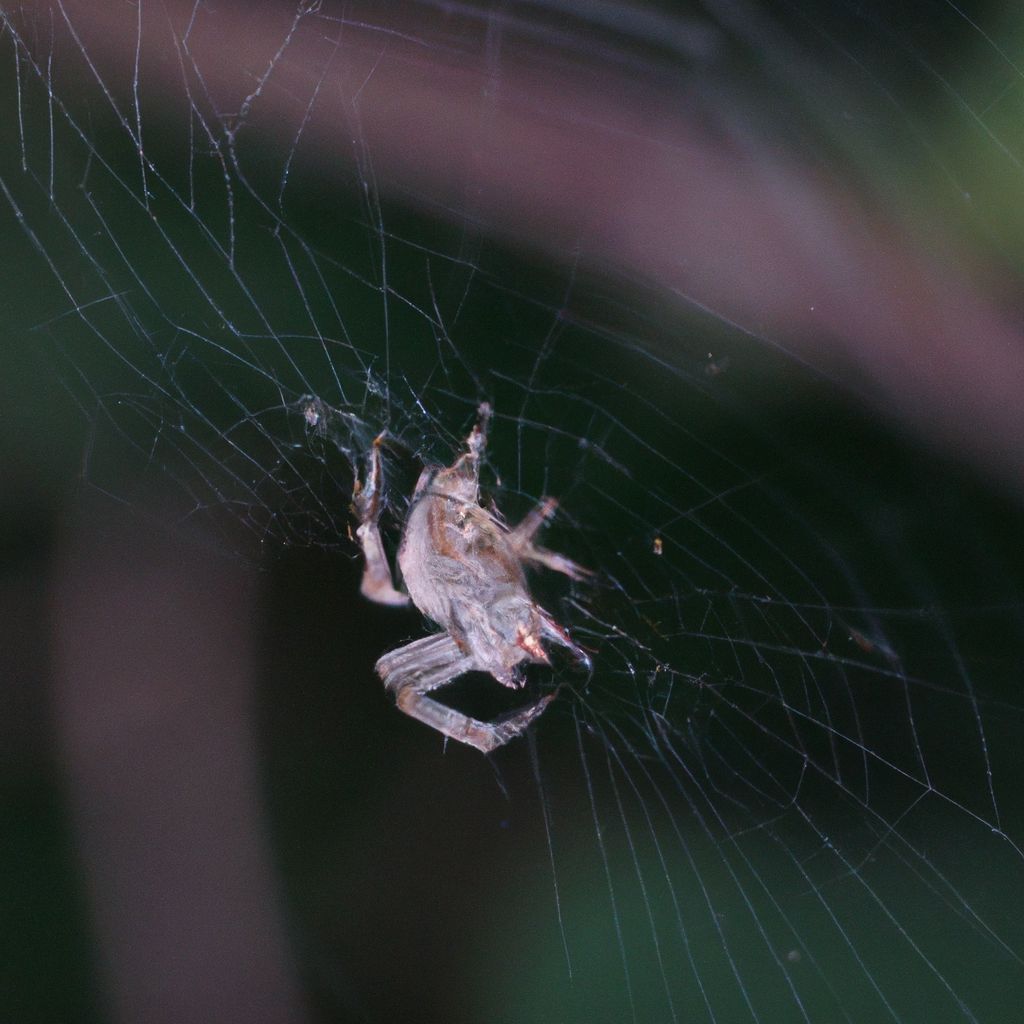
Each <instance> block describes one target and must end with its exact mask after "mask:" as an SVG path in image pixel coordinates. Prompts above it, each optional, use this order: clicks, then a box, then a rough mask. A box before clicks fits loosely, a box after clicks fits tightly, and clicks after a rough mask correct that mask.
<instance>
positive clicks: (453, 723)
mask: <svg viewBox="0 0 1024 1024" xmlns="http://www.w3.org/2000/svg"><path fill="white" fill-rule="evenodd" d="M476 667H477V666H476V665H475V663H474V661H473V659H472V657H470V656H469V655H467V654H464V653H463V652H462V651H461V650H460V649H459V646H458V644H456V643H455V641H454V640H453V639H452V638H451V637H450V636H449V635H448V634H447V633H436V634H434V635H433V636H428V637H423V638H422V639H421V640H413V641H412V643H408V644H406V645H405V646H404V647H399V648H398V650H395V651H391V652H389V653H388V654H385V655H384V656H383V657H382V658H380V659H379V660H378V662H377V664H376V670H377V674H378V675H379V676H380V677H381V679H382V680H383V681H384V686H385V687H386V688H387V689H388V690H389V691H390V692H391V693H393V694H394V695H395V704H396V705H397V706H398V708H399V709H400V710H401V711H403V712H405V714H407V715H409V717H410V718H415V719H416V720H417V721H420V722H423V723H424V725H429V726H430V727H431V728H433V729H436V730H437V731H438V732H440V733H442V734H444V735H445V736H448V737H449V738H450V739H453V740H458V741H459V742H460V743H467V744H469V745H470V746H471V747H476V749H477V750H479V751H481V752H482V753H484V754H489V753H490V752H491V751H492V750H495V749H497V748H498V747H501V746H504V745H505V744H506V743H508V742H509V740H513V739H515V738H516V737H517V736H519V735H521V734H522V733H523V732H525V731H526V729H527V728H528V727H529V725H530V723H531V722H533V721H534V720H535V719H536V718H538V717H539V716H540V715H541V714H542V713H543V711H544V709H545V708H546V707H547V706H548V704H550V703H551V701H552V700H554V698H555V694H553V693H550V694H548V695H547V696H545V697H542V698H541V699H540V700H539V701H537V702H536V703H535V704H531V705H530V706H529V707H526V708H523V709H521V710H519V711H513V712H511V713H510V714H508V715H505V716H503V717H502V718H499V719H497V720H496V721H494V722H481V721H479V720H478V719H476V718H472V717H470V716H469V715H465V714H463V713H462V712H461V711H456V710H455V709H454V708H450V707H448V706H447V705H445V704H442V703H440V702H439V701H436V700H434V699H433V698H431V697H428V696H427V694H428V693H429V692H430V691H431V690H436V689H438V688H439V687H441V686H444V685H445V684H446V683H450V682H451V681H452V680H454V679H457V678H458V677H459V676H461V675H464V674H465V673H466V672H471V671H473V670H474V669H475V668H476Z"/></svg>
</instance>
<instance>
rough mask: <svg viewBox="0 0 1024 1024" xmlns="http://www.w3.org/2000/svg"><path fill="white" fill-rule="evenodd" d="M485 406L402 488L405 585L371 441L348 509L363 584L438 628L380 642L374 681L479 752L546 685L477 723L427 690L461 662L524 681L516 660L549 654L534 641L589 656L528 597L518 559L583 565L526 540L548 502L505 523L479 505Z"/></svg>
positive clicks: (580, 576) (513, 726) (405, 707)
mask: <svg viewBox="0 0 1024 1024" xmlns="http://www.w3.org/2000/svg"><path fill="white" fill-rule="evenodd" d="M490 418H491V407H490V406H489V405H488V404H486V403H484V404H482V405H481V406H480V407H479V409H478V417H477V422H476V425H475V426H474V427H473V429H472V431H470V434H469V437H468V438H467V439H466V451H465V452H463V453H462V454H461V455H460V456H459V457H458V458H457V459H456V460H455V461H454V462H453V463H452V464H451V465H450V466H448V467H447V468H440V467H437V466H427V467H426V468H424V469H423V471H422V473H421V474H420V477H419V480H418V481H417V483H416V489H415V491H414V492H413V496H412V501H411V503H410V506H409V513H408V516H407V518H406V522H405V528H404V531H403V534H402V540H401V544H400V545H399V549H398V567H399V569H400V570H401V573H402V579H403V581H404V583H405V588H406V590H407V591H408V594H405V593H403V592H402V591H400V590H398V589H397V588H396V586H395V582H394V578H393V576H392V573H391V568H390V566H389V565H388V560H387V556H386V555H385V553H384V545H383V542H382V540H381V535H380V527H379V519H380V513H381V505H382V502H381V495H382V491H383V487H384V470H383V464H382V461H381V453H380V449H381V445H382V444H383V443H384V441H385V437H386V435H385V434H383V433H382V434H380V435H379V436H378V437H377V439H376V440H375V441H374V443H373V447H372V448H371V450H370V453H369V457H368V463H369V465H368V472H367V477H366V481H365V483H364V482H363V481H361V480H360V479H359V477H358V475H357V477H356V482H355V487H354V493H353V507H354V510H355V512H356V514H357V515H358V517H359V528H358V529H357V530H356V536H357V538H358V540H359V544H360V546H361V547H362V550H363V556H364V558H365V566H364V569H363V579H362V585H361V588H360V589H361V590H362V593H363V594H364V595H365V596H366V597H368V598H370V600H371V601H376V602H379V603H380V604H388V605H406V604H408V603H409V601H410V599H411V601H412V603H413V604H414V605H415V606H416V607H417V608H418V609H419V610H420V611H421V612H423V614H424V615H426V616H427V617H428V618H430V619H431V620H433V621H434V622H436V623H437V625H439V626H440V627H441V629H442V632H440V633H435V634H433V635H432V636H426V637H423V638H422V639H420V640H413V641H412V642H411V643H408V644H406V645H405V646H404V647H399V648H397V649H396V650H393V651H390V652H389V653H387V654H385V655H384V656H383V657H382V658H380V659H379V660H378V662H377V664H376V671H377V674H378V675H379V676H380V678H381V679H382V680H383V682H384V686H385V687H386V688H387V689H388V690H389V691H390V692H391V693H393V694H394V697H395V703H396V704H397V705H398V707H399V709H400V710H402V711H404V712H405V713H406V714H407V715H409V716H411V717H412V718H415V719H418V720H419V721H421V722H424V723H425V724H426V725H429V726H431V727H432V728H434V729H436V730H437V731H438V732H440V733H443V734H444V735H445V736H448V737H450V738H451V739H454V740H458V741H459V742H461V743H467V744H469V745H470V746H472V747H476V749H477V750H480V751H482V752H483V753H485V754H486V753H490V752H491V751H492V750H494V749H496V748H497V747H500V746H502V745H503V744H505V743H508V741H509V740H512V739H514V738H515V737H517V736H519V735H520V734H521V733H523V732H524V731H525V730H526V728H527V727H528V726H529V725H530V723H531V722H533V721H535V720H536V719H537V718H538V717H539V716H540V715H541V714H542V713H543V712H544V709H545V708H546V707H547V706H548V704H549V703H550V702H551V701H552V700H553V699H554V697H555V693H550V694H548V695H547V696H544V697H542V698H541V699H540V700H538V701H537V702H536V703H534V704H531V705H530V706H529V707H525V708H521V709H520V710H517V711H513V712H511V713H510V714H507V715H504V716H502V717H501V718H499V719H497V720H495V721H493V722H481V721H479V720H478V719H475V718H472V717H470V716H469V715H466V714H463V713H462V712H460V711H456V710H455V709H454V708H450V707H448V706H447V705H445V704H441V703H440V702H439V701H437V700H434V699H433V698H432V697H430V696H429V694H430V693H431V692H432V691H434V690H437V689H439V688H440V687H442V686H445V685H446V684H448V683H450V682H452V681H453V680H455V679H457V678H458V677H459V676H462V675H464V674H465V673H467V672H473V671H480V672H487V673H489V674H490V675H491V676H493V677H494V679H496V680H497V681H498V682H499V683H501V684H502V685H503V686H508V687H512V688H519V687H521V686H522V685H523V682H524V677H523V672H522V666H523V665H524V663H530V662H533V663H539V664H544V665H549V664H550V663H551V661H550V658H549V657H548V655H547V652H546V651H545V650H544V646H543V643H544V641H550V642H552V643H555V644H560V645H561V646H562V647H566V648H568V649H569V651H571V652H572V654H573V656H574V657H575V658H576V659H577V660H578V661H579V662H580V663H581V664H582V665H584V666H585V667H586V668H587V669H588V670H589V669H590V658H589V657H588V656H587V654H586V653H585V652H584V651H583V650H582V649H581V648H579V647H578V646H577V645H576V644H574V643H573V642H572V640H571V639H570V638H569V634H568V633H567V632H566V630H565V629H564V628H563V627H562V626H560V625H559V624H558V623H557V622H556V621H555V620H554V619H553V618H552V617H551V615H550V614H549V613H548V612H546V611H545V610H544V609H543V608H541V607H540V605H538V604H537V603H536V602H535V601H534V600H533V598H532V597H531V596H530V591H529V589H528V588H527V585H526V574H525V571H524V568H525V566H527V565H542V566H544V567H545V568H548V569H552V570H554V571H555V572H560V573H563V574H564V575H566V576H568V577H570V578H571V579H574V580H584V579H588V578H589V577H590V576H591V575H592V574H591V573H590V571H589V570H587V569H584V568H582V567H581V566H579V565H577V564H576V563H575V562H572V561H570V560H569V559H568V558H565V557H563V556H562V555H559V554H556V553H555V552H553V551H548V550H547V549H545V548H542V547H538V546H537V545H535V544H534V543H533V538H534V537H535V536H536V534H537V532H538V530H540V528H541V527H542V526H543V525H544V523H545V522H546V521H547V520H548V519H550V518H551V516H552V515H554V512H555V509H556V508H557V506H558V502H557V501H556V500H555V499H554V498H545V499H543V500H542V501H541V502H540V503H539V504H538V505H537V507H536V508H534V509H533V510H532V511H531V512H529V513H528V514H527V516H526V517H525V518H524V519H523V521H522V522H521V523H519V525H518V526H515V527H514V528H511V529H510V528H509V527H508V526H506V525H505V523H504V522H503V521H502V520H501V519H500V518H499V517H498V516H497V515H496V514H495V513H493V512H491V511H488V510H487V509H485V508H483V507H482V506H481V505H480V485H479V481H480V459H481V455H482V453H483V451H484V448H485V446H486V444H487V426H488V423H489V421H490Z"/></svg>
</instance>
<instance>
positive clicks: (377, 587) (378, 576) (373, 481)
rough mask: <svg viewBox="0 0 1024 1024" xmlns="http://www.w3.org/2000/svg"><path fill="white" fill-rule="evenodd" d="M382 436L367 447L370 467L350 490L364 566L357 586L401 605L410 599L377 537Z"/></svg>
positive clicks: (372, 597)
mask: <svg viewBox="0 0 1024 1024" xmlns="http://www.w3.org/2000/svg"><path fill="white" fill-rule="evenodd" d="M383 440H384V435H383V434H380V435H378V437H377V439H376V440H375V441H374V442H373V447H372V448H371V449H370V455H369V461H370V468H369V472H368V473H367V476H366V482H365V483H363V482H362V481H361V480H360V479H359V477H358V476H357V477H356V482H355V487H354V488H353V493H352V504H353V506H354V508H355V510H356V514H357V515H358V516H359V527H358V528H357V529H356V537H357V538H358V539H359V545H360V547H361V548H362V549H363V557H364V559H365V565H364V566H363V581H362V583H361V584H360V587H359V589H360V590H361V591H362V593H363V595H364V596H366V597H368V598H369V599H370V600H371V601H376V602H377V603H378V604H390V605H404V604H408V603H409V598H408V596H407V595H406V594H403V593H402V592H401V591H400V590H397V589H396V588H395V581H394V577H393V576H392V575H391V566H390V565H389V564H388V558H387V555H386V554H385V553H384V542H383V540H382V539H381V536H380V525H379V522H380V512H381V493H382V491H383V488H384V467H383V463H382V461H381V457H380V446H381V443H382V442H383Z"/></svg>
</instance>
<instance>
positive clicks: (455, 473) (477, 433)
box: [437, 402, 492, 503]
mask: <svg viewBox="0 0 1024 1024" xmlns="http://www.w3.org/2000/svg"><path fill="white" fill-rule="evenodd" d="M491 415H492V412H491V407H490V405H489V404H488V403H487V402H481V403H480V405H479V407H478V408H477V419H476V423H475V424H474V425H473V429H472V430H471V431H470V432H469V436H468V437H467V438H466V450H465V451H464V452H463V453H462V454H461V455H460V456H459V457H458V458H457V459H456V460H455V462H453V463H452V465H451V466H449V467H448V468H447V469H443V470H441V471H440V472H439V473H438V474H437V478H438V479H439V480H455V481H460V482H461V483H463V484H468V485H469V487H468V488H466V489H463V488H460V490H461V491H462V493H460V495H459V496H460V497H461V498H462V499H463V500H466V501H471V502H474V503H476V502H477V501H478V500H479V497H480V458H481V456H482V454H483V452H484V449H486V447H487V428H488V425H489V424H490V422H491Z"/></svg>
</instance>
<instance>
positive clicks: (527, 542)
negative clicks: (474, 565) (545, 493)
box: [508, 498, 594, 581]
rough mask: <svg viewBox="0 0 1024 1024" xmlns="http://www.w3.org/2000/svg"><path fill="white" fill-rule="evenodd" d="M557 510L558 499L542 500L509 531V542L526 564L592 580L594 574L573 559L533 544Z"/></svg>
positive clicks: (580, 578) (576, 578) (574, 577)
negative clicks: (530, 563) (533, 564)
mask: <svg viewBox="0 0 1024 1024" xmlns="http://www.w3.org/2000/svg"><path fill="white" fill-rule="evenodd" d="M557 508H558V499H557V498H542V499H541V500H540V502H539V504H537V505H536V506H535V507H534V508H532V509H531V510H530V511H529V512H527V513H526V515H525V516H524V517H523V519H522V522H520V523H519V524H518V525H517V526H516V527H515V529H513V530H510V531H509V534H508V541H509V543H510V544H511V545H512V548H513V550H514V551H515V552H516V554H517V555H518V556H519V557H520V558H521V559H522V560H523V561H524V562H535V563H536V564H537V565H543V566H544V567H545V568H546V569H551V570H553V571H554V572H560V573H562V575H563V576H568V577H569V579H572V580H579V581H582V580H589V579H592V578H593V576H594V574H593V573H592V572H591V571H590V570H589V569H584V568H583V566H582V565H577V564H576V563H575V562H574V561H573V560H572V559H571V558H566V557H565V556H564V555H560V554H558V552H556V551H549V550H548V549H547V548H542V547H540V546H539V545H537V544H534V543H533V538H534V537H535V536H536V535H537V532H538V531H539V530H540V528H541V527H542V526H543V525H544V524H545V523H546V522H548V520H550V519H551V518H552V516H554V514H555V510H556V509H557Z"/></svg>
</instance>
